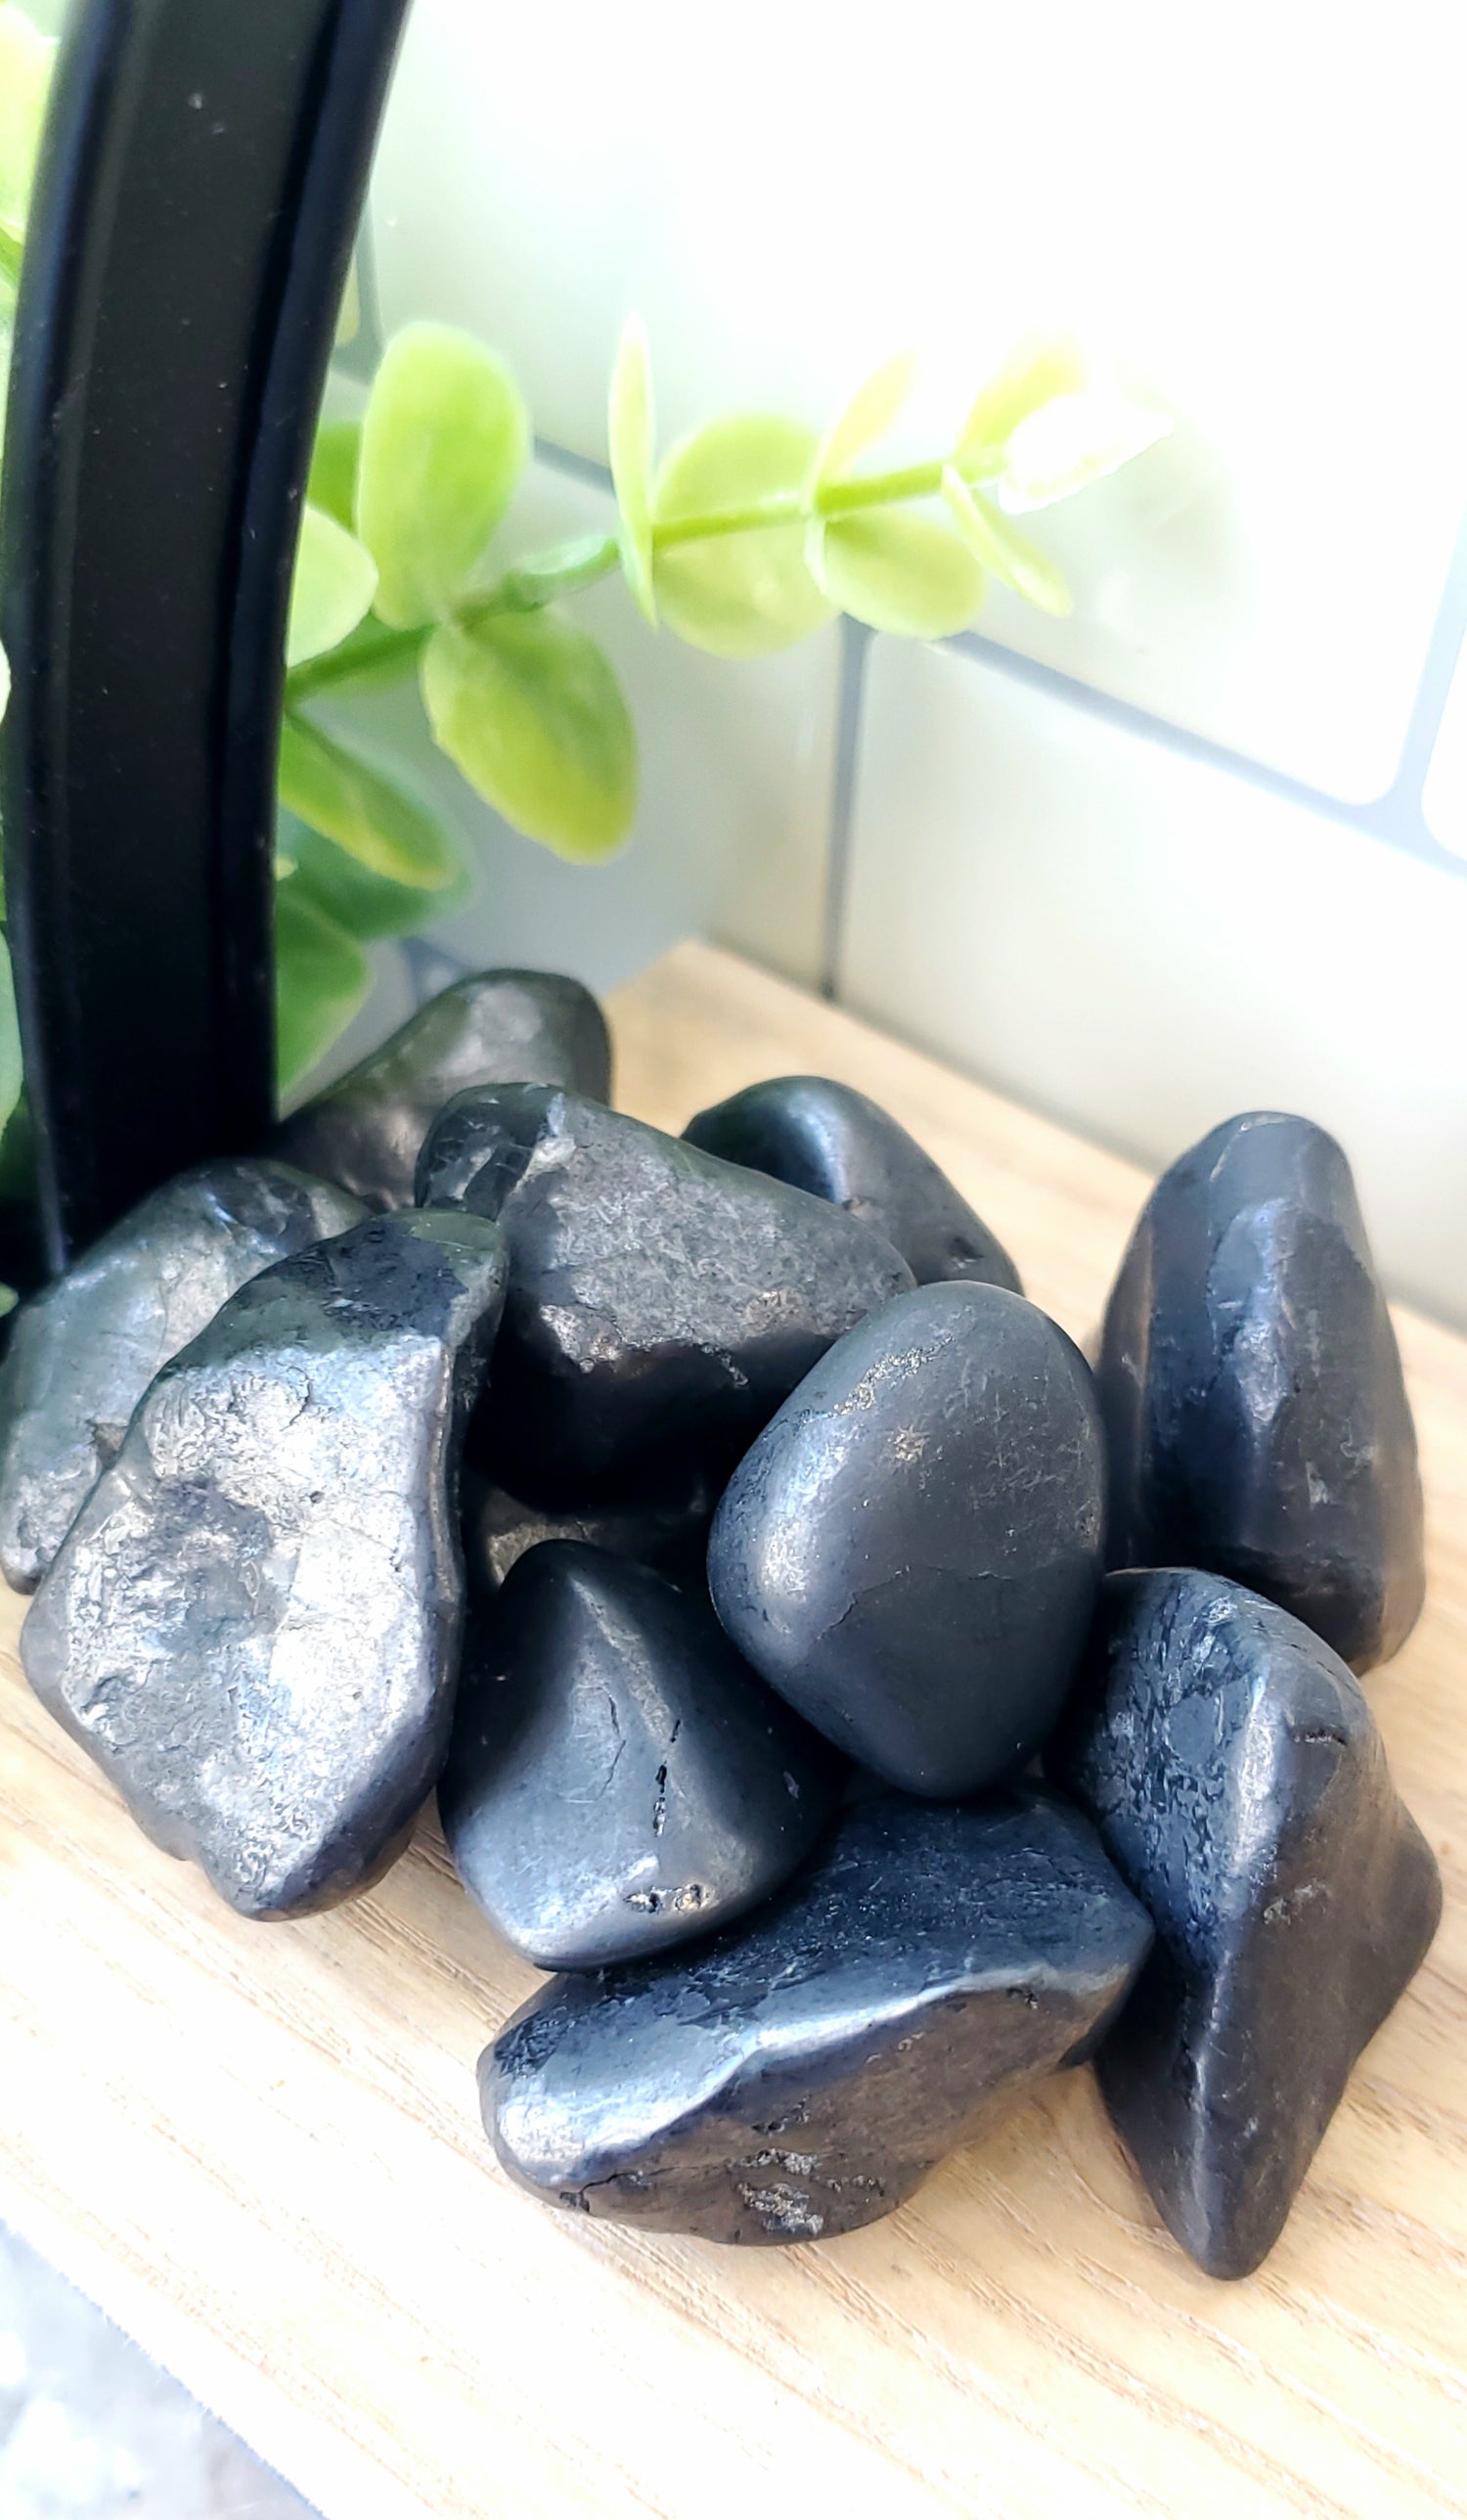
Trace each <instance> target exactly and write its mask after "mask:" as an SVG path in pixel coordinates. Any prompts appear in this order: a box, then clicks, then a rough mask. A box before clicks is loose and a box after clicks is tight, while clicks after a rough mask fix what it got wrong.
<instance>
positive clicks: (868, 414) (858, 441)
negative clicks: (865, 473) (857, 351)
mask: <svg viewBox="0 0 1467 2520" xmlns="http://www.w3.org/2000/svg"><path fill="white" fill-rule="evenodd" d="M915 375H916V361H915V359H914V358H913V357H912V356H911V352H910V351H902V352H899V353H898V355H897V356H896V357H895V358H891V359H883V361H882V363H881V365H880V367H879V368H874V369H873V370H872V372H871V374H870V375H869V376H868V377H867V380H866V382H865V384H863V385H858V387H857V389H856V391H855V393H853V395H852V396H851V399H850V401H849V402H848V403H847V405H846V407H845V410H844V411H843V412H842V413H841V415H840V418H839V419H838V420H836V421H833V422H832V423H831V426H830V427H828V428H827V429H826V431H825V434H824V436H823V437H822V440H821V443H820V447H819V450H818V452H817V454H816V458H815V462H814V465H813V467H812V469H811V475H810V477H811V479H812V481H813V483H814V485H815V487H816V488H817V489H819V488H820V487H821V485H822V483H823V482H825V481H843V480H844V479H845V477H846V475H847V473H848V472H850V470H851V467H852V466H853V464H855V463H856V461H857V459H858V457H860V456H862V455H864V454H865V453H866V450H867V447H868V446H874V444H875V442H876V440H877V438H878V437H884V436H885V434H886V431H887V430H888V429H889V428H890V427H891V425H892V422H893V421H894V420H895V419H896V416H897V414H898V412H899V411H900V410H901V409H902V406H903V404H904V403H905V402H906V401H907V398H908V396H909V395H910V393H911V387H912V381H913V379H914V377H915Z"/></svg>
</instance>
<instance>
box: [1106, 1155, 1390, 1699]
mask: <svg viewBox="0 0 1467 2520" xmlns="http://www.w3.org/2000/svg"><path fill="white" fill-rule="evenodd" d="M1099 1390H1100V1405H1101V1410H1102V1414H1103V1416H1104V1418H1105V1427H1106V1436H1107V1440H1108V1444H1109V1449H1110V1464H1111V1515H1112V1523H1111V1530H1110V1534H1109V1538H1108V1541H1107V1555H1108V1557H1109V1561H1110V1563H1111V1564H1112V1565H1113V1566H1206V1567H1210V1568H1212V1569H1213V1570H1214V1571H1215V1572H1216V1573H1218V1574H1220V1575H1230V1576H1232V1577H1233V1578H1234V1579H1235V1581H1236V1582H1238V1583H1240V1584H1246V1585H1248V1586H1250V1587H1251V1588H1252V1590H1253V1591H1255V1592H1258V1593H1265V1594H1267V1597H1268V1598H1269V1599H1270V1600H1273V1601H1277V1602H1278V1603H1279V1604H1280V1605H1281V1607H1282V1608H1284V1609H1286V1610H1291V1611H1292V1612H1293V1613H1294V1616H1295V1617H1296V1618H1300V1619H1303V1620H1304V1621H1305V1623H1306V1625H1307V1626H1309V1627H1311V1628H1314V1629H1316V1630H1317V1632H1318V1634H1319V1635H1320V1636H1322V1637H1323V1638H1324V1639H1325V1641H1326V1643H1329V1644H1331V1645H1333V1646H1334V1648H1335V1651H1336V1652H1337V1653H1339V1654H1342V1655H1343V1656H1344V1658H1345V1660H1346V1661H1347V1662H1348V1663H1351V1664H1353V1665H1354V1667H1355V1669H1356V1671H1366V1670H1368V1669H1369V1667H1370V1665H1371V1664H1372V1663H1375V1662H1380V1661H1382V1660H1383V1659H1384V1658H1385V1657H1386V1656H1387V1655H1388V1654H1392V1653H1394V1652H1395V1651H1396V1648H1397V1646H1398V1645H1400V1643H1402V1642H1403V1640H1404V1639H1405V1637H1406V1636H1407V1635H1408V1634H1409V1633H1410V1630H1411V1628H1412V1626H1413V1625H1414V1624H1415V1620H1416V1617H1417V1614H1418V1612H1419V1610H1420V1608H1421V1601H1422V1595H1423V1592H1424V1588H1425V1580H1426V1578H1425V1567H1424V1561H1423V1554H1422V1511H1421V1481H1420V1478H1419V1475H1418V1473H1417V1468H1416V1435H1415V1429H1414V1427H1413V1425H1412V1423H1411V1412H1410V1407H1409V1404H1408V1402H1407V1400H1406V1396H1405V1386H1404V1383H1403V1381H1402V1379H1401V1372H1400V1355H1399V1353H1398V1351H1397V1346H1396V1333H1395V1331H1394V1330H1393V1328H1392V1327H1391V1319H1390V1315H1389V1314H1388V1312H1387V1310H1386V1305H1385V1299H1384V1297H1383V1296H1382V1294H1381V1290H1380V1286H1379V1284H1378V1283H1377V1281H1376V1276H1375V1271H1374V1268H1373V1266H1372V1263H1371V1258H1370V1247H1369V1244H1368V1242H1367V1241H1366V1238H1365V1229H1364V1226H1363V1224H1362V1223H1361V1220H1360V1211H1359V1204H1358V1202H1357V1200H1356V1194H1355V1185H1354V1183H1353V1182H1352V1180H1351V1175H1350V1166H1349V1164H1348V1163H1347V1162H1346V1160H1345V1157H1344V1155H1343V1154H1342V1153H1341V1151H1340V1148H1338V1147H1337V1146H1336V1144H1335V1142H1334V1140H1333V1139H1332V1138H1329V1137H1326V1135H1325V1133H1324V1131H1323V1130H1322V1129H1317V1128H1315V1127H1314V1126H1313V1124H1312V1122H1311V1121H1309V1120H1296V1119H1291V1118H1289V1117H1288V1116H1287V1115H1286V1114H1284V1113H1280V1112H1275V1111H1250V1112H1245V1113H1244V1114H1243V1115H1242V1116H1241V1117H1240V1118H1238V1119H1235V1120H1227V1121H1224V1122H1223V1125H1222V1127H1221V1128H1218V1129H1215V1130H1214V1131H1213V1132H1212V1135H1211V1136H1210V1137H1207V1138H1204V1139H1203V1140H1202V1142H1201V1144H1200V1146H1196V1147H1194V1148H1192V1149H1191V1152H1190V1153H1189V1154H1185V1155H1182V1156H1181V1157H1180V1158H1179V1160H1178V1162H1177V1163H1175V1164H1174V1165H1173V1166H1172V1169H1171V1171H1170V1172H1167V1173H1164V1174H1163V1175H1162V1178H1161V1180H1160V1181H1159V1182H1158V1184H1157V1186H1156V1189H1155V1190H1154V1191H1153V1193H1152V1194H1151V1197H1150V1200H1149V1201H1148V1203H1147V1205H1146V1208H1145V1210H1144V1212H1143V1214H1142V1216H1141V1219H1140V1222H1139V1224H1138V1225H1137V1227H1136V1230H1135V1233H1134V1237H1133V1238H1132V1243H1131V1248H1130V1250H1129V1251H1128V1253H1127V1255H1126V1259H1125V1262H1124V1263H1123V1266H1122V1269H1121V1274H1120V1277H1119V1278H1118V1279H1117V1281H1116V1285H1115V1289H1114V1292H1113V1293H1112V1295H1111V1299H1110V1307H1109V1310H1108V1312H1107V1315H1106V1322H1105V1336H1104V1343H1103V1347H1102V1351H1101V1359H1100V1367H1099Z"/></svg>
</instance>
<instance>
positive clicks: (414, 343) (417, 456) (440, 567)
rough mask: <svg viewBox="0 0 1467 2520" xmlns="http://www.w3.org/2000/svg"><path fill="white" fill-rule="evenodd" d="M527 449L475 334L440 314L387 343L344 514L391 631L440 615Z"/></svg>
mask: <svg viewBox="0 0 1467 2520" xmlns="http://www.w3.org/2000/svg"><path fill="white" fill-rule="evenodd" d="M529 450H530V423H529V414H528V413H527V411H526V410H525V406H524V401H523V398H522V396H521V394H520V391H519V387H518V386H517V385H516V383H515V382H514V380H513V378H512V377H511V374H510V371H509V369H508V368H507V367H506V366H505V365H504V362H503V361H502V360H500V359H497V358H496V357H495V355H494V353H493V351H492V350H486V349H485V348H484V346H483V344H482V342H479V341H474V340H471V339H470V338H469V337H468V335H467V333H456V332H454V331H453V330H452V329H451V328H450V327H449V326H448V325H446V324H410V325H409V326H408V327H407V329H406V331H405V332H402V333H399V334H397V335H396V337H394V338H393V339H392V340H391V341H389V342H388V344H387V348H386V350H385V352H384V353H383V357H382V363H381V366H380V367H379V368H378V372H377V379H376V382H375V383H374V385H373V388H372V394H371V398H370V400H369V402H368V405H367V413H366V417H365V419H364V420H363V422H362V444H361V461H360V469H359V471H358V474H357V505H356V518H357V531H358V533H359V534H360V535H361V538H362V540H363V542H364V543H365V544H366V545H367V548H368V550H369V551H370V552H371V554H372V557H373V559H374V560H375V561H376V562H377V565H378V594H377V608H378V612H379V614H380V615H381V618H382V619H383V620H384V621H386V622H389V623H390V624H391V626H392V628H393V629H395V630H412V629H416V628H417V627H419V626H420V625H421V624H422V623H423V622H427V621H436V620H438V619H440V618H441V616H442V614H443V613H444V612H445V611H446V610H447V608H448V607H449V606H450V605H451V604H452V603H453V601H454V599H455V597H457V596H459V595H461V594H462V593H463V592H464V589H465V587H466V586H467V583H468V581H469V578H470V577H471V575H472V573H473V571H474V569H475V568H476V567H477V565H478V563H479V562H480V560H481V559H482V558H483V554H484V548H485V545H486V544H487V542H488V540H489V537H490V535H491V534H492V533H493V531H494V528H495V526H496V525H497V524H498V523H499V520H500V518H501V517H502V516H503V515H504V513H505V510H506V508H507V507H508V506H509V504H510V499H511V494H512V492H513V489H514V484H515V482H516V481H517V480H518V478H519V476H520V473H521V472H523V471H524V467H525V463H526V461H527V459H528V456H529Z"/></svg>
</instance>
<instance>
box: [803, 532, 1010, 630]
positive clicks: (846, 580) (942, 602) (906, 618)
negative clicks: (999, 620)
mask: <svg viewBox="0 0 1467 2520" xmlns="http://www.w3.org/2000/svg"><path fill="white" fill-rule="evenodd" d="M810 544H811V566H812V568H813V569H814V571H815V574H816V576H817V577H818V578H819V580H820V583H821V585H822V587H823V588H824V591H825V593H826V594H827V595H828V596H829V598H830V601H831V602H832V604H838V605H839V606H840V607H841V609H842V611H845V612H850V613H854V615H855V617H856V619H857V620H858V621H865V622H867V623H869V625H870V627H871V629H873V630H890V631H894V632H895V633H896V635H897V637H898V638H903V639H947V638H951V636H952V634H953V632H954V631H955V630H962V629H964V628H965V627H966V626H967V624H968V622H969V621H971V619H972V617H973V615H974V613H975V612H976V611H977V609H978V607H979V605H980V604H981V603H982V601H983V571H982V569H981V568H980V567H979V565H978V562H976V561H975V560H974V558H973V555H972V553H971V552H970V551H969V550H968V548H967V545H966V544H965V543H961V542H959V541H958V539H957V536H956V534H955V533H953V532H952V531H951V530H950V529H949V527H948V526H946V525H940V524H938V523H936V522H935V520H934V519H933V518H931V517H914V516H912V515H911V514H910V513H909V512H908V511H906V510H903V509H898V508H885V509H874V508H873V509H868V510H867V511H866V512H865V513H864V514H862V515H860V516H854V517H833V518H832V519H830V521H829V522H827V523H825V524H823V525H819V524H817V525H814V526H812V528H811V533H810Z"/></svg>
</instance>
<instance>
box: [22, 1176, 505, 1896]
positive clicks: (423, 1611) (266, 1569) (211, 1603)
mask: <svg viewBox="0 0 1467 2520" xmlns="http://www.w3.org/2000/svg"><path fill="white" fill-rule="evenodd" d="M504 1284H505V1253H504V1243H503V1239H502V1238H501V1236H500V1235H499V1233H498V1231H497V1230H496V1229H495V1228H494V1227H493V1226H492V1225H487V1224H485V1223H484V1222H482V1220H480V1219H479V1218H477V1217H466V1216H444V1215H437V1214H432V1213H426V1212H420V1213H416V1214H409V1215H403V1216H392V1217H379V1218H374V1219H371V1220H369V1222H368V1223H366V1224H364V1225H359V1226H357V1227H355V1228H354V1229H353V1230H352V1232H350V1233H349V1234H345V1235H342V1236H341V1237H339V1238H338V1239H336V1240H334V1241H332V1242H322V1243H318V1244H316V1245H315V1246H314V1248H312V1249H311V1250H309V1251H305V1252H302V1253H300V1254H299V1255H298V1256H297V1257H296V1258H295V1259H292V1260H285V1261H281V1262H280V1263H278V1265H277V1266H276V1267H274V1268H272V1269H269V1270H267V1271H266V1272H265V1273H264V1275H263V1276H262V1277H258V1278H256V1279H254V1280H253V1281H252V1282H251V1283H250V1284H248V1285H247V1286H245V1287H244V1288H242V1289H241V1291H240V1292H239V1293H238V1294H237V1295H235V1296H234V1297H232V1299H231V1300H230V1302H229V1303H228V1304H226V1305H225V1307H224V1309H223V1311H222V1312H221V1313H219V1314H218V1316H217V1317H216V1319H215V1320H214V1321H213V1322H212V1323H211V1324H210V1326H209V1328H207V1329H206V1330H204V1331H203V1332H202V1333H201V1335H200V1337H199V1338H197V1339H196V1340H195V1341H194V1343H193V1345H192V1346H191V1347H188V1348H186V1349H185V1350H184V1351H183V1353H182V1355H181V1356H178V1357H175V1358H174V1360H173V1362H172V1363H171V1365H169V1366H167V1367H165V1369H164V1371H163V1372H162V1373H161V1374H160V1375H159V1376H158V1378H157V1380H156V1382H155V1383H154V1384H153V1385H152V1387H151V1389H150V1390H149V1392H148V1393H147V1395H146V1397H145V1399H144V1400H143V1401H142V1403H141V1405H140V1406H139V1408H138V1410H137V1412H136V1414H135V1416H134V1418H133V1420H132V1424H131V1426H130V1427H129V1429H128V1432H127V1435H126V1437H125V1439H124V1441H123V1445H122V1449H121V1452H120V1453H119V1455H118V1457H117V1459H116V1461H115V1462H114V1463H113V1464H112V1466H111V1469H109V1470H107V1471H106V1472H105V1473H104V1474H103V1477H102V1478H101V1480H100V1481H99V1482H98V1484H97V1486H96V1487H95V1488H94V1489H93V1491H92V1494H91V1496H90V1498H89V1499H88V1501H87V1503H86V1505H85V1506H84V1507H83V1508H82V1510H81V1513H80V1514H79V1515H78V1517H77V1519H76V1521H75V1523H74V1524H73V1525H72V1528H71V1531H70V1533H69V1535H68V1537H67V1540H66V1542H65V1543H64V1545H63V1547H62V1550H61V1552H60V1554H59V1555H58V1557H57V1559H56V1561H55V1563H54V1565H53V1566H52V1568H51V1571H50V1573H49V1575H48V1576H47V1577H46V1579H45V1581H44V1582H43V1584H42V1586H41V1589H40V1591H39V1592H38V1594H37V1595H36V1598H35V1601H34V1603H33V1605H32V1607H31V1610H30V1615H29V1617H28V1618H27V1620H26V1623H25V1627H24V1630H23V1633H22V1661H23V1663H24V1666H25V1671H26V1675H27V1677H28V1679H29V1680H30V1683H31V1686H32V1687H33V1688H34V1689H35V1691H36V1693H37V1695H38V1696H39V1697H40V1698H41V1699H42V1701H43V1702H44V1703H45V1705H46V1706H48V1707H49V1708H50V1710H51V1712H52V1713H53V1714H54V1715H55V1716H56V1717H57V1718H58V1719H59V1721H60V1722H61V1723H63V1724H64V1725H65V1726H66V1727H67V1731H68V1732H69V1733H72V1734H74V1736H75V1737H76V1739H77V1740H79V1741H80V1742H81V1744H82V1746H83V1747H84V1748H85V1749H87V1750H88V1751H90V1753H91V1755H92V1757H93V1758H94V1759H95V1760H96V1761H97V1763H98V1765H99V1766H100V1767H101V1768H102V1770H103V1771H104V1773H105V1774H106V1775H107V1776H108V1777H110V1778H111V1780H112V1781H113V1783H115V1784H116V1786H117V1787H118V1789H119V1790H120V1792H121V1793H122V1794H123V1796H124V1797H125V1799H126V1800H127V1802H128V1804H129V1805H130V1807H131V1809H132V1811H133V1813H134V1815H135V1816H136V1818H137V1819H138V1821H139V1822H140V1823H141V1824H142V1825H143V1827H144V1828H145V1829H146V1830H147V1831H148V1833H149V1835H150V1836H151V1837H153V1838H155V1839H156V1842H157V1844H158V1845H160V1846H162V1847H164V1848H166V1849H167V1850H168V1852H169V1853H170V1854H174V1855H180V1856H191V1857H193V1858H194V1860H195V1861H196V1862H197V1863H199V1864H200V1866H201V1867H202V1868H203V1870H204V1871H205V1872H206V1874H207V1875H208V1878H209V1879H210V1881H211V1882H212V1883H213V1885H214V1887H215V1889H216V1890H218V1891H219V1893H220V1895H221V1896H222V1897H223V1898H225V1899H227V1900H228V1901H229V1903H230V1905H231V1906H232V1907H234V1908H237V1909H239V1910H240V1912H241V1913H243V1914H244V1915H248V1916H284V1915H293V1914H297V1913H301V1912H302V1911H305V1910H308V1909H313V1908H323V1907H330V1906H332V1905H333V1904H334V1903H335V1902H336V1901H337V1900H340V1899H345V1898H349V1897H350V1896H351V1895H352V1894H353V1893H354V1892H355V1891H358V1890H360V1889H363V1888H365V1887H366V1886H367V1884H368V1883H370V1882H371V1881H372V1880H373V1879H375V1878H376V1876H377V1875H378V1873H379V1872H380V1871H381V1870H382V1868H384V1866H385V1865H386V1864H387V1863H388V1862H390V1860H391V1857H392V1855H393V1854H394V1852H395V1851H396V1849H397V1847H398V1845H399V1843H400V1841H401V1840H402V1838H403V1836H404V1834H405V1832H406V1830H407V1829H408V1827H409V1826H410V1824H411V1823H412V1820H413V1817H414V1815H415V1813H416V1812H417V1810H418V1809H419V1806H420V1805H421V1804H422V1801H423V1799H424V1797H425V1796H426V1794H427V1793H428V1792H429V1791H430V1790H431V1787H432V1785H433V1782H434V1779H435V1778H436V1776H437V1773H438V1769H439V1767H440V1766H441V1764H442V1760H443V1754H444V1751H445V1749H446V1747H447V1743H448V1732H449V1725H450V1721H451V1717H452V1702H453V1691H454V1687H455V1683H456V1681H457V1676H458V1657H459V1647H460V1639H461V1631H462V1621H463V1608H464V1580H463V1561H462V1558H461V1555H460V1551H459V1541H458V1514H457V1496H456V1485H457V1481H456V1470H457V1463H458V1454H459V1448H460V1445H461V1443H462V1437H463V1429H464V1425H465V1422H466V1419H467V1412H468V1409H469V1407H470V1405H471V1403H472V1400H473V1398H474V1396H475V1394H476V1392H477V1390H478V1388H479V1386H480V1384H481V1382H482V1379H483V1374H484V1371H485V1366H486V1361H487V1356H488V1351H489V1348H490V1345H491V1343H492V1340H493V1336H494V1331H495V1328H496V1325H497V1323H498V1319H499V1314H500V1309H501V1306H502V1303H503V1300H504Z"/></svg>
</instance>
